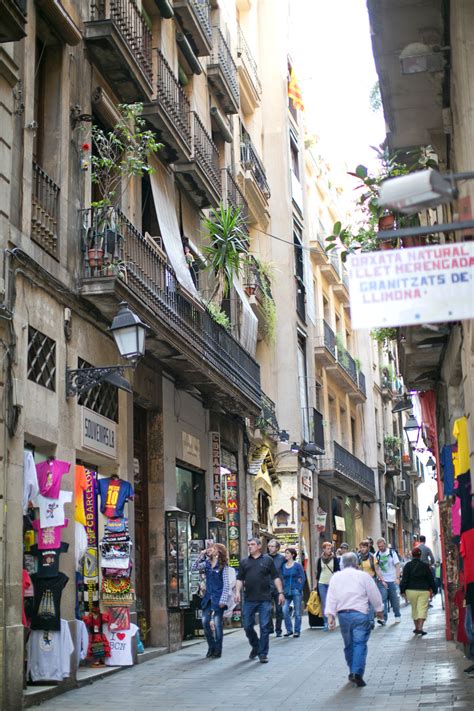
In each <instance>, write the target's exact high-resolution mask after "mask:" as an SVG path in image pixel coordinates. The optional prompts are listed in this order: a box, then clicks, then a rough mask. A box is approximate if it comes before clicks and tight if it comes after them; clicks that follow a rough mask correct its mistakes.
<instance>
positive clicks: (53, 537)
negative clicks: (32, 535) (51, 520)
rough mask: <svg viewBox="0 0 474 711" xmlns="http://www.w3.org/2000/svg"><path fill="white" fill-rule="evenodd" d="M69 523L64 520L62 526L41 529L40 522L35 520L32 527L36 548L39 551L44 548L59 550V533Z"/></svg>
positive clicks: (67, 520)
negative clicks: (35, 538) (34, 533)
mask: <svg viewBox="0 0 474 711" xmlns="http://www.w3.org/2000/svg"><path fill="white" fill-rule="evenodd" d="M68 523H69V519H67V518H65V519H64V523H63V525H62V526H48V527H47V528H41V522H40V521H39V520H38V519H37V520H36V521H33V522H32V526H33V528H34V530H35V531H36V533H37V536H38V543H37V546H38V548H39V549H40V550H44V549H45V548H59V546H60V545H61V531H62V529H63V528H66V526H67V525H68Z"/></svg>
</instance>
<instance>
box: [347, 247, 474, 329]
mask: <svg viewBox="0 0 474 711" xmlns="http://www.w3.org/2000/svg"><path fill="white" fill-rule="evenodd" d="M473 265H474V244H473V243H472V242H463V243H455V244H444V245H432V246H427V247H414V248H410V249H392V250H382V251H380V252H361V253H359V254H351V255H349V257H348V260H347V266H348V274H349V294H350V302H351V323H352V327H353V328H355V329H358V328H377V327H384V326H387V327H388V326H409V325H413V324H417V323H437V322H442V321H459V320H461V319H469V318H473V317H474V274H473V273H474V269H473Z"/></svg>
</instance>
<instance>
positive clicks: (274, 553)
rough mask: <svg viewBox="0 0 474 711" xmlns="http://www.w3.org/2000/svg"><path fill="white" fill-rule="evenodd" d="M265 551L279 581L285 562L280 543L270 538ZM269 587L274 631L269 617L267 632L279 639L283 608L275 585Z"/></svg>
mask: <svg viewBox="0 0 474 711" xmlns="http://www.w3.org/2000/svg"><path fill="white" fill-rule="evenodd" d="M267 550H268V555H269V556H270V558H271V559H272V560H273V562H274V563H275V568H276V571H277V573H278V575H279V577H280V579H281V569H282V567H283V563H284V562H285V556H284V555H282V554H281V553H280V542H279V541H277V540H276V538H272V539H271V541H268V543H267ZM282 582H283V581H282ZM271 585H272V599H273V606H274V608H275V629H273V619H272V617H270V628H269V632H270V634H273V632H276V636H277V637H281V623H282V622H283V608H282V606H281V605H280V603H279V602H278V600H279V597H280V595H279V593H278V590H277V589H276V587H275V583H274V582H273V581H272V584H271Z"/></svg>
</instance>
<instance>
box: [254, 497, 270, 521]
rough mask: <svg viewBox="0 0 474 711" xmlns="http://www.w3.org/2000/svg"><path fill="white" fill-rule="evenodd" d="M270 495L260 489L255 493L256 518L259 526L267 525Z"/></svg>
mask: <svg viewBox="0 0 474 711" xmlns="http://www.w3.org/2000/svg"><path fill="white" fill-rule="evenodd" d="M269 512H270V497H269V495H268V494H267V492H266V491H263V489H260V490H259V492H258V495H257V519H258V522H259V524H260V525H261V526H265V527H268V526H269Z"/></svg>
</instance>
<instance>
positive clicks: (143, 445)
mask: <svg viewBox="0 0 474 711" xmlns="http://www.w3.org/2000/svg"><path fill="white" fill-rule="evenodd" d="M133 458H134V459H133V465H134V482H133V486H134V490H135V593H136V605H137V624H138V627H139V629H140V637H141V639H142V641H143V644H144V645H145V646H147V645H149V644H150V641H149V640H150V552H149V543H148V541H149V526H148V451H147V411H146V410H145V409H143V408H142V407H139V406H138V405H134V406H133Z"/></svg>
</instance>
